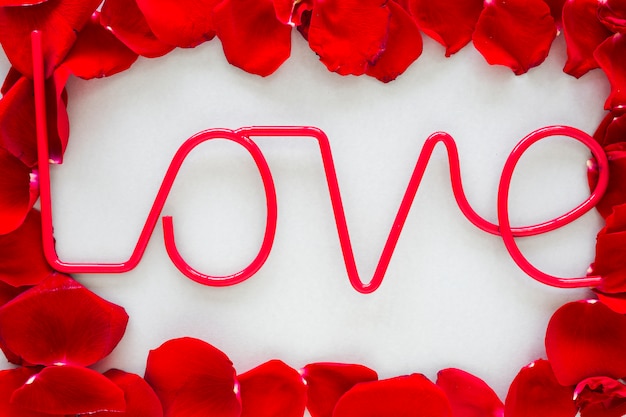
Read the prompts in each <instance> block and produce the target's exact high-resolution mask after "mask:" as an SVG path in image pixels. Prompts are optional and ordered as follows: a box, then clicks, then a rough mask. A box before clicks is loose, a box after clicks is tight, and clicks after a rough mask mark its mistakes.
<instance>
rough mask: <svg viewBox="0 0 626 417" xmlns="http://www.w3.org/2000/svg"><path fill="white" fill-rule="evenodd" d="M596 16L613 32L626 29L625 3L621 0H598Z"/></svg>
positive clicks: (621, 31)
mask: <svg viewBox="0 0 626 417" xmlns="http://www.w3.org/2000/svg"><path fill="white" fill-rule="evenodd" d="M598 18H599V19H600V21H601V22H602V23H604V24H605V25H606V27H607V28H609V29H610V30H612V31H613V32H620V33H624V32H625V31H626V3H624V1H622V0H602V1H599V2H598Z"/></svg>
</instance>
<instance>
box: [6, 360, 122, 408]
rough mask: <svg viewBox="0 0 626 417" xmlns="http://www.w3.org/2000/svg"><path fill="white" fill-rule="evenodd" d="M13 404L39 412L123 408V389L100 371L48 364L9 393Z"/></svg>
mask: <svg viewBox="0 0 626 417" xmlns="http://www.w3.org/2000/svg"><path fill="white" fill-rule="evenodd" d="M11 402H12V403H13V404H15V405H16V406H19V407H21V408H25V409H28V410H32V411H37V412H40V413H49V414H83V413H94V412H97V411H124V410H125V408H126V401H125V400H124V392H123V391H122V390H121V389H120V388H119V387H118V386H117V385H115V384H114V383H113V382H111V381H110V380H109V379H107V378H106V377H105V376H103V375H102V374H100V373H98V372H96V371H93V370H91V369H88V368H83V367H81V366H69V365H66V366H50V367H47V368H44V369H42V370H41V372H39V373H37V374H36V375H33V376H32V377H30V378H29V379H28V381H26V383H25V384H24V385H23V386H22V387H20V388H19V389H17V390H15V391H14V392H13V395H12V396H11Z"/></svg>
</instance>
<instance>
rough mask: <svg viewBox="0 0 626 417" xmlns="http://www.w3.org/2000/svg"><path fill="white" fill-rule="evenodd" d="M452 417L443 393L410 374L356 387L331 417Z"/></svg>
mask: <svg viewBox="0 0 626 417" xmlns="http://www.w3.org/2000/svg"><path fill="white" fill-rule="evenodd" d="M355 416H359V417H379V416H394V417H452V410H451V409H450V403H449V402H448V399H447V398H446V395H445V394H444V392H443V391H442V390H441V389H440V388H438V387H437V386H436V385H435V384H433V383H432V382H430V381H429V380H428V379H426V377H424V376H423V375H418V374H413V375H410V376H400V377H396V378H391V379H386V380H381V381H375V382H363V383H360V384H357V385H355V386H354V388H352V389H351V390H350V391H348V392H347V393H346V394H345V395H344V396H343V397H341V398H340V399H339V402H338V403H337V406H336V407H335V411H334V413H333V417H355Z"/></svg>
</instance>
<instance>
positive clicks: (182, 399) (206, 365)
mask: <svg viewBox="0 0 626 417" xmlns="http://www.w3.org/2000/svg"><path fill="white" fill-rule="evenodd" d="M145 379H146V381H147V382H148V383H149V384H150V386H152V388H153V389H154V391H155V392H156V394H157V396H158V397H159V399H160V400H161V403H162V404H163V411H164V415H165V417H174V416H190V417H196V416H197V417H200V416H205V415H210V416H214V417H239V415H240V413H241V405H240V402H239V399H238V398H237V395H236V394H235V369H234V368H233V365H232V362H231V361H230V359H228V357H227V356H226V355H225V354H224V353H222V352H221V351H220V350H218V349H216V348H215V347H213V346H211V345H209V344H208V343H206V342H203V341H202V340H198V339H192V338H189V337H186V338H181V339H173V340H169V341H167V342H165V343H163V344H162V345H161V346H160V347H158V348H157V349H155V350H152V351H150V354H149V355H148V363H147V365H146V376H145Z"/></svg>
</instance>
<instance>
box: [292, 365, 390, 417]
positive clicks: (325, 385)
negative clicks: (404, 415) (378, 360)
mask: <svg viewBox="0 0 626 417" xmlns="http://www.w3.org/2000/svg"><path fill="white" fill-rule="evenodd" d="M302 377H303V378H304V379H305V381H306V383H307V386H308V390H309V391H308V400H307V409H308V410H309V413H311V416H312V417H331V416H332V414H333V409H334V408H335V405H336V404H337V401H339V398H341V396H343V395H344V394H345V393H346V392H348V390H350V389H351V388H352V387H354V386H355V385H356V384H358V383H360V382H370V381H376V380H378V374H376V372H375V371H373V370H372V369H369V368H366V367H365V366H363V365H350V364H343V363H313V364H309V365H307V366H305V367H304V368H303V369H302Z"/></svg>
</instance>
